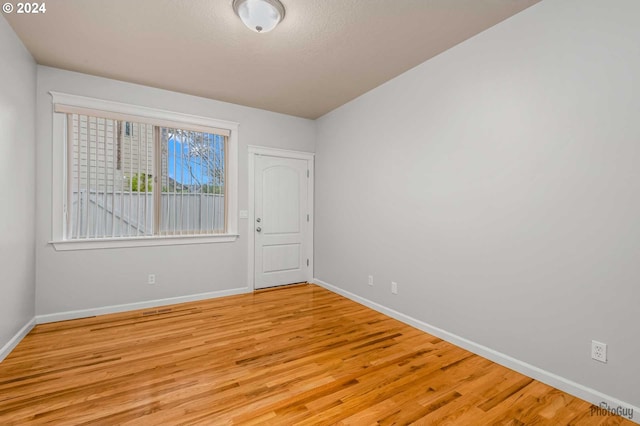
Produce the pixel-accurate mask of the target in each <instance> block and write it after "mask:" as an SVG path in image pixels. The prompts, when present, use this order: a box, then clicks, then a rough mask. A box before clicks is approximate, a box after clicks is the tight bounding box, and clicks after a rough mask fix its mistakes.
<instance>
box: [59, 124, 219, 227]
mask: <svg viewBox="0 0 640 426" xmlns="http://www.w3.org/2000/svg"><path fill="white" fill-rule="evenodd" d="M67 120H68V132H67V133H68V134H67V137H68V140H67V149H68V156H67V158H68V164H67V210H68V212H67V238H68V239H104V238H119V237H145V236H146V237H148V236H159V235H201V234H204V235H208V234H220V233H224V232H226V211H227V209H226V196H225V195H226V193H225V192H226V191H225V184H226V180H227V179H226V169H227V168H226V151H227V150H226V147H227V139H228V136H227V135H225V134H221V133H222V132H220V133H219V132H216V129H211V131H194V130H189V129H186V128H174V127H162V126H157V125H152V124H147V123H144V122H135V121H119V120H114V119H110V118H102V117H95V116H90V115H83V114H75V113H69V114H67ZM199 130H206V129H199Z"/></svg>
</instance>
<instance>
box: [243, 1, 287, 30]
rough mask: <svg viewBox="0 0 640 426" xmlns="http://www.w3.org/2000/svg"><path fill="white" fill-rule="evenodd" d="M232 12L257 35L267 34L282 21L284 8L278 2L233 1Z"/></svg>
mask: <svg viewBox="0 0 640 426" xmlns="http://www.w3.org/2000/svg"><path fill="white" fill-rule="evenodd" d="M233 10H234V12H236V15H238V16H239V17H240V19H241V20H242V22H243V23H244V24H245V25H246V26H247V28H249V29H250V30H253V31H255V32H257V33H268V32H269V31H271V30H272V29H274V28H275V27H276V25H278V24H279V23H280V21H282V20H283V19H284V6H283V5H282V3H280V2H279V1H278V0H233Z"/></svg>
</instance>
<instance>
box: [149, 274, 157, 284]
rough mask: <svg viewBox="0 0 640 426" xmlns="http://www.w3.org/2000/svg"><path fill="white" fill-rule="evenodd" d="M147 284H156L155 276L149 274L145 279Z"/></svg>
mask: <svg viewBox="0 0 640 426" xmlns="http://www.w3.org/2000/svg"><path fill="white" fill-rule="evenodd" d="M147 283H148V284H155V283H156V274H149V276H148V277H147Z"/></svg>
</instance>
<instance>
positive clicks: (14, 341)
mask: <svg viewBox="0 0 640 426" xmlns="http://www.w3.org/2000/svg"><path fill="white" fill-rule="evenodd" d="M35 325H36V319H35V317H34V318H31V320H30V321H29V322H28V323H26V324H25V325H24V327H22V328H21V329H20V330H19V331H18V332H17V333H16V334H15V336H13V337H12V338H11V340H9V341H8V342H7V343H6V344H5V345H4V346H3V347H2V349H0V362H2V361H3V360H4V359H5V358H6V357H7V356H8V355H9V354H10V353H11V351H12V350H13V349H14V348H15V347H16V346H18V343H20V341H21V340H22V339H24V337H25V336H26V335H27V334H29V332H30V331H31V329H32V328H33V327H35Z"/></svg>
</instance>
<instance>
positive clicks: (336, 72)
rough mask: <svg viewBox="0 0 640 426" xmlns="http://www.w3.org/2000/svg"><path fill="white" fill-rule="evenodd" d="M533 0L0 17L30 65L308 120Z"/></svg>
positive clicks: (225, 3)
mask: <svg viewBox="0 0 640 426" xmlns="http://www.w3.org/2000/svg"><path fill="white" fill-rule="evenodd" d="M538 1H539V0H282V2H283V4H284V6H285V8H286V16H285V19H284V20H283V21H282V23H281V24H280V25H279V26H278V27H277V28H276V29H275V30H274V31H272V32H270V33H267V34H257V33H254V32H252V31H250V30H249V29H247V28H246V27H245V26H244V25H243V24H242V22H241V21H240V19H238V17H237V16H236V15H235V14H234V12H233V10H232V8H231V0H54V1H49V2H46V6H47V10H46V13H44V14H40V15H18V14H16V13H12V14H4V16H5V17H6V18H7V20H8V21H9V23H10V24H11V26H12V27H13V29H14V30H15V32H16V33H17V34H18V36H19V37H20V39H21V40H22V41H23V43H24V44H25V45H26V47H27V49H29V51H30V52H31V53H32V54H33V56H34V58H35V59H36V61H37V62H38V63H39V64H42V65H49V66H52V67H58V68H63V69H67V70H72V71H79V72H83V73H87V74H93V75H98V76H103V77H108V78H114V79H118V80H124V81H129V82H133V83H140V84H144V85H147V86H153V87H159V88H163V89H168V90H174V91H177V92H183V93H189V94H193V95H197V96H203V97H207V98H212V99H217V100H222V101H227V102H233V103H237V104H241V105H247V106H252V107H256V108H263V109H266V110H270V111H276V112H282V113H285V114H291V115H296V116H300V117H307V118H317V117H319V116H322V115H323V114H326V113H327V112H329V111H331V110H332V109H334V108H337V107H339V106H340V105H342V104H344V103H346V102H348V101H349V100H351V99H353V98H355V97H357V96H359V95H361V94H363V93H365V92H367V91H369V90H371V89H373V88H374V87H376V86H378V85H380V84H382V83H384V82H385V81H387V80H389V79H391V78H393V77H395V76H397V75H399V74H401V73H402V72H404V71H406V70H408V69H410V68H412V67H414V66H416V65H418V64H420V63H422V62H424V61H425V60H427V59H429V58H431V57H433V56H435V55H437V54H438V53H440V52H442V51H444V50H446V49H449V48H450V47H452V46H454V45H456V44H458V43H460V42H461V41H463V40H466V39H468V38H469V37H472V36H473V35H475V34H477V33H479V32H481V31H483V30H485V29H487V28H489V27H491V26H493V25H495V24H497V23H498V22H500V21H502V20H504V19H506V18H508V17H510V16H512V15H514V14H516V13H518V12H520V11H521V10H523V9H525V8H527V7H529V6H531V5H533V4H535V3H537V2H538Z"/></svg>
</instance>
